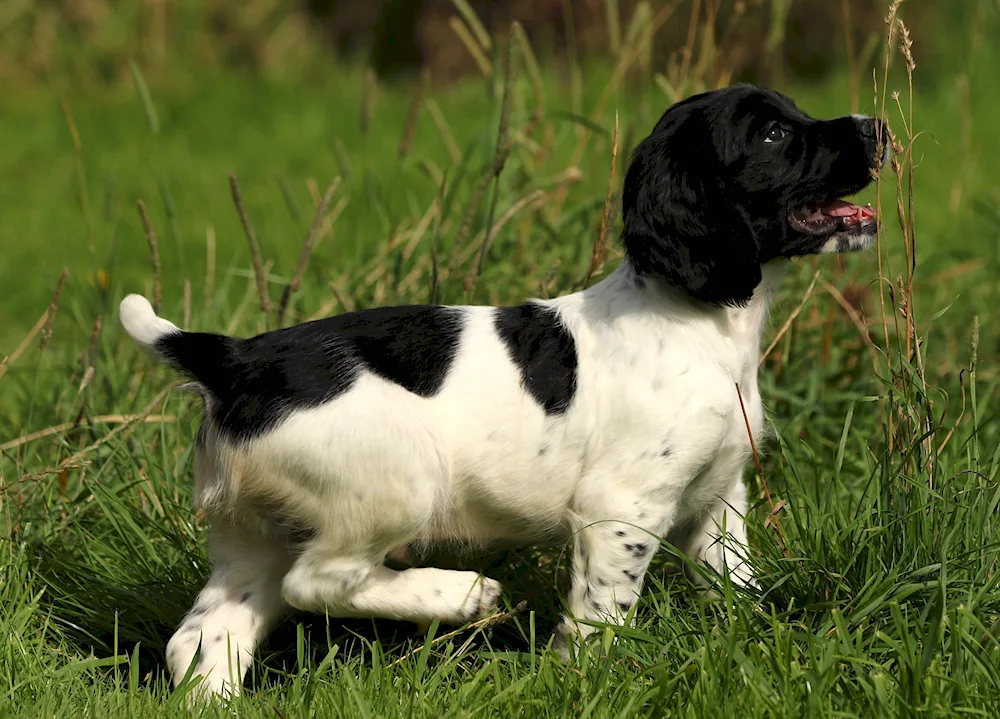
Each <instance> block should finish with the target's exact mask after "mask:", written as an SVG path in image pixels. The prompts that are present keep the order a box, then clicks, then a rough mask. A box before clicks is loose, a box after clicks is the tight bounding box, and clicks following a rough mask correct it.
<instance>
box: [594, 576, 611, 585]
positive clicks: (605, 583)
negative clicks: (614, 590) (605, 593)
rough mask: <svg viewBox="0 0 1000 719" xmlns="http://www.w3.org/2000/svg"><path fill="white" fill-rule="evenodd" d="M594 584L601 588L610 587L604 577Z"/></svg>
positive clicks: (596, 580)
mask: <svg viewBox="0 0 1000 719" xmlns="http://www.w3.org/2000/svg"><path fill="white" fill-rule="evenodd" d="M594 583H595V584H596V585H597V586H599V587H606V586H608V581H607V580H606V579H605V578H604V577H598V578H597V579H595V580H594Z"/></svg>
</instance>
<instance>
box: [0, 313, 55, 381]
mask: <svg viewBox="0 0 1000 719" xmlns="http://www.w3.org/2000/svg"><path fill="white" fill-rule="evenodd" d="M48 318H49V311H48V309H46V310H45V311H44V312H43V313H42V316H41V317H39V318H38V321H37V322H35V324H34V325H33V326H32V328H31V329H30V330H28V334H26V335H25V336H24V339H23V340H21V344H19V345H18V346H17V348H16V349H15V350H14V351H13V352H11V353H10V355H9V356H7V357H4V358H3V362H0V377H3V376H4V375H5V374H7V371H8V370H9V369H10V366H11V365H12V364H14V363H15V362H17V359H18V358H19V357H20V356H21V355H22V354H24V352H25V350H27V349H28V346H29V345H30V344H31V343H32V342H33V341H34V339H35V337H36V336H38V333H39V332H41V331H42V327H44V326H45V323H46V322H47V321H48Z"/></svg>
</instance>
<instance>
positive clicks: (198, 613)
mask: <svg viewBox="0 0 1000 719" xmlns="http://www.w3.org/2000/svg"><path fill="white" fill-rule="evenodd" d="M209 610H211V607H209V606H206V605H204V604H202V605H201V606H198V607H195V608H194V609H192V610H191V613H190V614H189V615H188V616H190V617H203V616H205V615H206V614H208V612H209Z"/></svg>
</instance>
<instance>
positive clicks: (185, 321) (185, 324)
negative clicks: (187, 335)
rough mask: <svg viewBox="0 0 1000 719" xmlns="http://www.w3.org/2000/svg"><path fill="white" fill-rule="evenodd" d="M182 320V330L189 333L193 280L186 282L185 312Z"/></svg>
mask: <svg viewBox="0 0 1000 719" xmlns="http://www.w3.org/2000/svg"><path fill="white" fill-rule="evenodd" d="M181 318H182V319H181V329H183V330H184V331H185V332H187V331H188V328H189V327H190V326H191V280H184V310H183V314H182V315H181Z"/></svg>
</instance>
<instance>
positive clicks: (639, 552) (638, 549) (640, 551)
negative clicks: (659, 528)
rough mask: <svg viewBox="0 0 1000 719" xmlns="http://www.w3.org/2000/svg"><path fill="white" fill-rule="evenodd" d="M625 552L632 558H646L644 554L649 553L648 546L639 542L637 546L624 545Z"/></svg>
mask: <svg viewBox="0 0 1000 719" xmlns="http://www.w3.org/2000/svg"><path fill="white" fill-rule="evenodd" d="M625 551H626V552H628V553H629V554H631V555H632V556H633V557H644V556H646V553H647V552H649V545H647V544H646V543H645V542H640V543H638V544H626V545H625Z"/></svg>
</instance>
